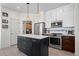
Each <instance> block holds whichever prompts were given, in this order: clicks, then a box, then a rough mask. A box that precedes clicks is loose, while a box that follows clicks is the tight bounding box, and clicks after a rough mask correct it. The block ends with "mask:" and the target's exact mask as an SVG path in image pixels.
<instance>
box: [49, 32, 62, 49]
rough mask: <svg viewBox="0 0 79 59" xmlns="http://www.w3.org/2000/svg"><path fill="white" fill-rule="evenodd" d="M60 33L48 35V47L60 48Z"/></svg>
mask: <svg viewBox="0 0 79 59" xmlns="http://www.w3.org/2000/svg"><path fill="white" fill-rule="evenodd" d="M61 36H62V33H52V34H51V36H50V47H52V48H57V49H61Z"/></svg>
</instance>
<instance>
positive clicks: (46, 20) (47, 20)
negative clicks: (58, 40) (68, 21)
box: [45, 11, 52, 28]
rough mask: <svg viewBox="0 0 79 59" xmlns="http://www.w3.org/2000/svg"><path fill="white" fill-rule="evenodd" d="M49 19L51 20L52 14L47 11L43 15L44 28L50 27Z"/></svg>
mask: <svg viewBox="0 0 79 59" xmlns="http://www.w3.org/2000/svg"><path fill="white" fill-rule="evenodd" d="M51 19H52V13H51V11H48V12H47V13H46V15H45V23H46V28H50V27H51Z"/></svg>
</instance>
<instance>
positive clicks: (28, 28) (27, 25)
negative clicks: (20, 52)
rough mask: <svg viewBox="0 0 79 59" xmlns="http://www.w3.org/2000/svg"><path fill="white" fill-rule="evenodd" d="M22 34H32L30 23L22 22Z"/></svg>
mask: <svg viewBox="0 0 79 59" xmlns="http://www.w3.org/2000/svg"><path fill="white" fill-rule="evenodd" d="M23 34H32V21H23Z"/></svg>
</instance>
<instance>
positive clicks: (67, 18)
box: [63, 4, 74, 27]
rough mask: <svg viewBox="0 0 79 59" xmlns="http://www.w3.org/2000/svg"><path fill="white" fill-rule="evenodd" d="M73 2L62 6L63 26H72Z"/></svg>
mask: <svg viewBox="0 0 79 59" xmlns="http://www.w3.org/2000/svg"><path fill="white" fill-rule="evenodd" d="M73 17H74V16H73V4H71V5H66V6H64V7H63V26H64V27H71V26H74V20H73Z"/></svg>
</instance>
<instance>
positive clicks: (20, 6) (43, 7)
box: [1, 3, 68, 13]
mask: <svg viewBox="0 0 79 59" xmlns="http://www.w3.org/2000/svg"><path fill="white" fill-rule="evenodd" d="M66 4H68V3H39V10H40V11H44V12H46V11H48V10H51V9H55V8H57V7H60V6H63V5H66ZM1 5H2V6H3V7H6V8H9V9H12V10H15V11H18V12H23V13H25V12H27V4H26V3H1ZM29 12H30V13H36V12H37V3H30V4H29Z"/></svg>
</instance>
